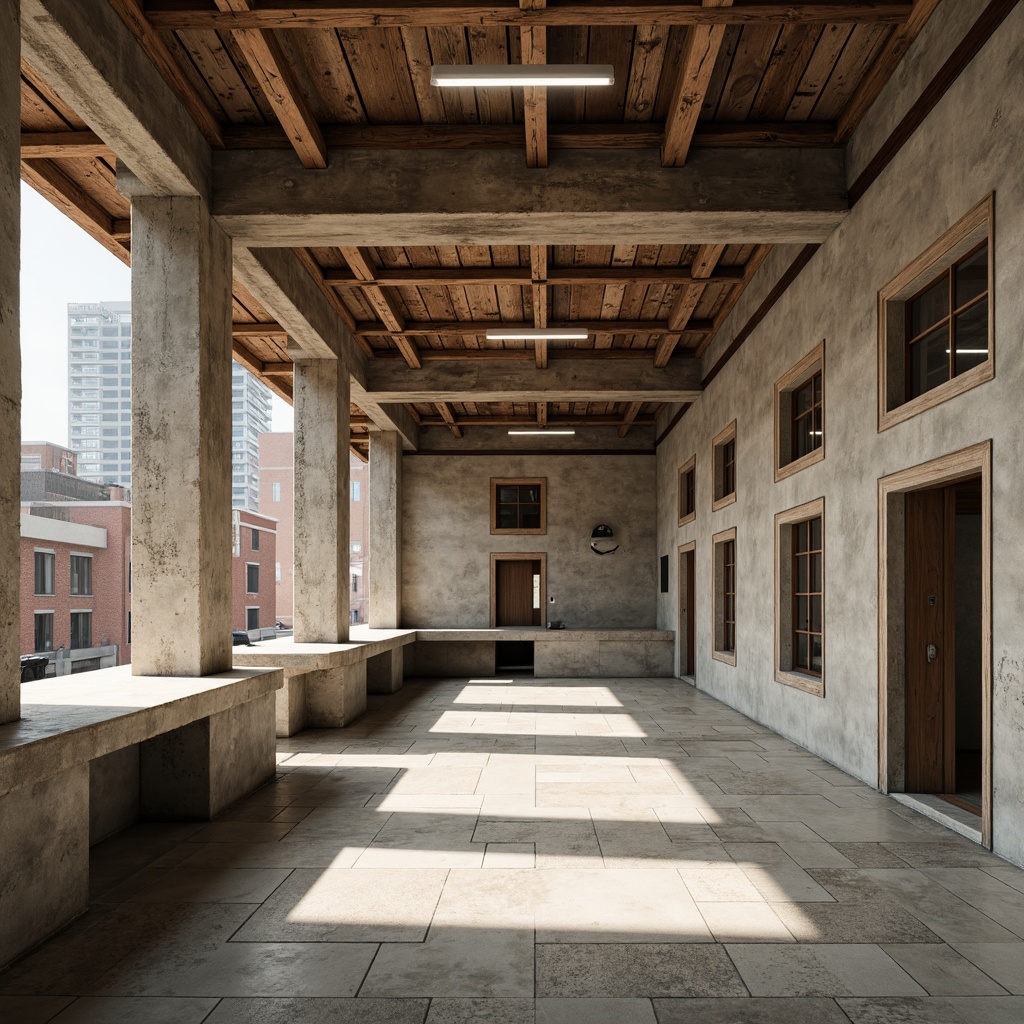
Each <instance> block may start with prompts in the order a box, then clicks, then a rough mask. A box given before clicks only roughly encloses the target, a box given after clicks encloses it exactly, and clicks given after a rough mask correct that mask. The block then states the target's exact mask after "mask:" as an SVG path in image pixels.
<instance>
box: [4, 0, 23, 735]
mask: <svg viewBox="0 0 1024 1024" xmlns="http://www.w3.org/2000/svg"><path fill="white" fill-rule="evenodd" d="M18 24H19V7H18V0H0V252H3V259H0V365H2V366H3V368H4V369H3V373H0V437H3V438H5V443H4V444H3V445H0V723H2V722H12V721H14V720H15V719H16V718H17V717H18V716H19V715H20V714H21V696H20V694H21V691H20V680H19V676H18V673H17V670H16V668H15V666H16V665H17V664H18V591H19V580H18V558H19V549H20V540H19V518H18V517H19V512H20V505H19V503H18V502H19V495H18V488H19V482H20V481H19V472H20V461H19V459H20V449H19V446H18V445H17V444H15V443H14V439H15V438H20V437H21V338H20V336H19V323H20V318H19V294H20V293H19V280H18V276H19V273H20V268H21V257H20V255H19V254H20V251H21V249H20V245H21V241H20V240H21V194H20V191H19V189H20V188H21V185H20V182H19V163H18V161H19V148H18V146H19V138H20V136H19V134H18V133H19V132H20V130H21V128H20V119H19V113H20V110H21V100H20V89H21V80H20V76H19V72H18V69H19V67H20V63H21V62H20V54H19V38H20V36H19V32H18Z"/></svg>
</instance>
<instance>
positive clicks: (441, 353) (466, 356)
mask: <svg viewBox="0 0 1024 1024" xmlns="http://www.w3.org/2000/svg"><path fill="white" fill-rule="evenodd" d="M677 351H678V350H677ZM686 351H688V350H686ZM419 356H420V359H422V360H423V362H425V363H435V362H447V363H450V362H457V361H459V360H468V361H470V362H477V361H484V362H487V361H499V362H500V361H501V360H506V361H511V362H524V363H536V357H535V356H534V353H533V351H532V350H531V349H528V348H424V349H420V352H419ZM374 358H376V359H401V358H402V354H401V352H398V351H396V350H394V349H376V350H375V351H374ZM650 358H651V350H650V349H649V348H600V349H599V348H550V347H549V348H548V363H549V364H550V363H551V362H553V361H559V360H563V359H589V360H594V359H601V360H607V359H635V360H641V359H648V360H649V359H650Z"/></svg>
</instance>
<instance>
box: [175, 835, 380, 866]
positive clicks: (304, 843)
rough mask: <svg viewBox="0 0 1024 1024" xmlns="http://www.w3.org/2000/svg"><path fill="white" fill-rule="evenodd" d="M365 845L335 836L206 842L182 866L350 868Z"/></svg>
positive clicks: (197, 847) (196, 848)
mask: <svg viewBox="0 0 1024 1024" xmlns="http://www.w3.org/2000/svg"><path fill="white" fill-rule="evenodd" d="M365 848H366V847H365V846H361V845H359V846H350V845H348V844H346V843H345V842H344V841H342V840H338V839H318V840H315V841H314V840H312V839H309V840H292V839H290V838H289V837H285V838H284V839H282V840H281V841H280V842H279V843H205V844H203V845H201V846H196V847H194V849H195V853H193V854H192V855H191V856H190V857H188V859H187V860H185V861H184V862H183V863H182V867H188V868H198V867H234V868H343V867H351V866H352V865H353V864H354V863H355V862H356V861H357V860H358V859H359V857H360V855H361V854H362V852H363V850H364V849H365Z"/></svg>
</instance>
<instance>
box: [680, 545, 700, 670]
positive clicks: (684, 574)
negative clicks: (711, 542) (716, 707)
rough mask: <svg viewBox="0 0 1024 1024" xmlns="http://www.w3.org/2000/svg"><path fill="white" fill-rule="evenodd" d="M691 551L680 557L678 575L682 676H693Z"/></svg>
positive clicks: (692, 574) (693, 640)
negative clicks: (679, 583)
mask: <svg viewBox="0 0 1024 1024" xmlns="http://www.w3.org/2000/svg"><path fill="white" fill-rule="evenodd" d="M693 555H694V553H693V551H684V552H683V553H682V555H681V556H680V563H681V564H680V567H679V574H680V577H681V578H682V580H683V592H682V594H681V595H680V609H679V614H680V618H681V622H680V631H681V632H682V634H683V636H685V637H686V651H685V654H684V656H683V657H682V658H681V659H680V661H681V664H680V668H681V669H682V674H683V675H684V676H692V675H693V674H694V656H693V655H694V650H693V649H694V644H695V643H696V629H695V625H694V622H695V619H694V607H693V606H694V601H695V598H694V593H695V591H694V568H693Z"/></svg>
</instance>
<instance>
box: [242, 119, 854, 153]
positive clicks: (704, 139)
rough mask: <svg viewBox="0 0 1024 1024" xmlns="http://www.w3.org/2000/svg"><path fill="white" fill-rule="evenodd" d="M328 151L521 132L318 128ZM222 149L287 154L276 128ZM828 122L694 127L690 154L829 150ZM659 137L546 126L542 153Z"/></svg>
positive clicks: (444, 143) (488, 144) (248, 132)
mask: <svg viewBox="0 0 1024 1024" xmlns="http://www.w3.org/2000/svg"><path fill="white" fill-rule="evenodd" d="M320 128H321V131H322V132H323V134H324V138H325V139H326V141H327V145H328V148H343V149H481V148H487V149H521V148H522V145H523V130H522V128H521V127H520V126H519V125H516V124H469V125H466V124H462V125H460V124H416V125H413V124H400V125H394V124H391V125H371V124H322V125H321V126H320ZM224 132H225V148H227V149H290V148H291V142H290V141H289V139H288V136H287V135H286V134H285V132H284V130H283V129H282V128H280V127H276V126H254V125H231V126H226V127H225V129H224ZM835 135H836V125H835V123H833V122H831V121H808V122H799V121H793V122H785V121H784V122H775V121H763V122H762V121H755V122H738V123H735V124H732V123H724V122H723V123H718V124H714V123H706V122H705V123H698V124H697V126H696V128H695V130H694V135H693V138H692V140H691V142H690V145H691V148H693V149H706V148H711V147H714V148H716V149H722V148H729V147H750V146H754V147H763V148H768V149H780V148H783V149H785V148H791V149H797V148H806V147H811V146H833V145H835ZM664 136H665V124H664V122H661V121H650V122H638V123H631V122H623V123H619V124H585V123H584V124H557V123H556V124H549V125H548V128H547V142H548V149H656V148H660V147H661V144H662V142H663V141H664Z"/></svg>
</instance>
